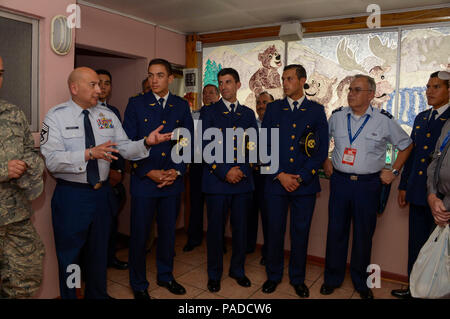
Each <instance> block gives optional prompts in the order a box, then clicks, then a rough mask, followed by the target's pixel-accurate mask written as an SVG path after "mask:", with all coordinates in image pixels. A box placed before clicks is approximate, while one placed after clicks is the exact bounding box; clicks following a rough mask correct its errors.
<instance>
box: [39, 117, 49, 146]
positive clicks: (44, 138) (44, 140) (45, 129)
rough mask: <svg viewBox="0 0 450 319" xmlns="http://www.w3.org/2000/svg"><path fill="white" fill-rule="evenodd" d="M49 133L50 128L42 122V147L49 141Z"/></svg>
mask: <svg viewBox="0 0 450 319" xmlns="http://www.w3.org/2000/svg"><path fill="white" fill-rule="evenodd" d="M48 131H49V127H48V125H47V124H45V123H44V122H42V130H41V145H44V144H45V143H47V141H48Z"/></svg>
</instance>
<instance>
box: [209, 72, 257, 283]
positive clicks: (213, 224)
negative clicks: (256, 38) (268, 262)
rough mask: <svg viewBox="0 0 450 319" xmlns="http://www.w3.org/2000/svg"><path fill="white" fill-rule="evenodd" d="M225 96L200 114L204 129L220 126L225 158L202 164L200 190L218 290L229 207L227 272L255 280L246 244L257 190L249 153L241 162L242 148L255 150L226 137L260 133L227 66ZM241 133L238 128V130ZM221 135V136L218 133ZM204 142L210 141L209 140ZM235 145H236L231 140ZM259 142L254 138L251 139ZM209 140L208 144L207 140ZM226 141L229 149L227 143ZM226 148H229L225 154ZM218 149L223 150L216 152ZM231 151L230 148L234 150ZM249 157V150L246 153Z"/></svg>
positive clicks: (212, 277) (211, 280)
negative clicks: (249, 274) (247, 266)
mask: <svg viewBox="0 0 450 319" xmlns="http://www.w3.org/2000/svg"><path fill="white" fill-rule="evenodd" d="M217 79H218V82H219V90H220V94H221V95H222V98H221V99H220V100H219V102H217V103H216V104H214V105H213V106H211V107H210V108H208V109H207V111H206V112H204V113H202V114H201V116H200V119H201V120H202V121H203V123H202V124H203V133H204V132H205V131H206V130H208V129H209V128H216V129H219V130H220V131H221V133H222V138H223V139H222V138H219V140H218V141H216V142H217V143H218V144H219V145H218V148H221V149H222V155H223V156H225V157H224V158H222V160H221V161H213V162H211V161H206V159H205V161H206V162H207V163H205V165H203V180H202V189H203V192H204V193H206V206H207V214H208V231H207V235H206V238H207V254H208V258H207V259H208V279H209V280H208V285H207V286H208V290H209V291H211V292H217V291H219V290H220V280H221V278H222V273H223V240H224V222H225V220H226V218H225V217H226V214H228V210H231V214H230V221H231V228H232V255H231V263H230V269H229V276H230V277H231V278H233V279H235V280H236V281H237V283H238V284H239V285H240V286H242V287H250V285H251V282H250V280H249V279H248V278H247V276H246V275H245V270H244V265H245V250H246V246H247V244H246V243H247V214H248V212H249V210H250V208H251V198H252V191H253V190H254V184H253V175H252V168H251V167H250V164H249V161H248V159H247V158H243V161H239V162H238V161H237V158H238V157H239V155H241V154H239V155H238V152H239V153H240V152H243V153H244V152H245V153H247V149H249V150H250V151H252V150H254V151H256V147H255V148H253V147H250V143H251V142H250V141H249V143H247V142H245V140H244V139H243V138H242V137H239V136H235V135H234V136H233V139H231V137H230V138H226V137H227V130H228V131H229V132H230V131H231V132H233V134H234V132H235V131H236V130H237V131H238V132H241V133H244V131H245V130H247V129H249V128H253V129H254V132H255V134H257V132H258V126H257V124H256V119H255V113H254V112H253V111H252V110H251V109H250V108H248V107H247V106H245V105H242V104H240V103H239V101H238V100H237V91H238V90H239V88H240V87H241V82H240V80H239V74H238V73H237V71H236V70H235V69H232V68H224V69H222V70H220V72H219V74H218V75H217ZM237 134H239V133H237ZM216 138H217V137H216ZM205 142H206V140H205ZM231 143H232V144H233V145H232V147H231V145H230V144H231ZM253 143H254V144H255V145H256V141H254V142H253ZM204 144H205V143H204ZM227 145H228V148H227ZM227 151H229V152H230V153H228V154H227ZM217 152H219V153H220V151H217ZM231 152H232V153H231ZM244 157H246V154H245V155H244Z"/></svg>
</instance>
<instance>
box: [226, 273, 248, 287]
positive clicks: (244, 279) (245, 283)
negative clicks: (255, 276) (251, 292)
mask: <svg viewBox="0 0 450 319" xmlns="http://www.w3.org/2000/svg"><path fill="white" fill-rule="evenodd" d="M229 276H230V278H233V279H235V280H236V282H237V283H238V285H239V286H242V287H250V286H251V285H252V283H251V282H250V279H248V278H247V276H245V275H244V276H243V277H235V276H232V275H231V274H229Z"/></svg>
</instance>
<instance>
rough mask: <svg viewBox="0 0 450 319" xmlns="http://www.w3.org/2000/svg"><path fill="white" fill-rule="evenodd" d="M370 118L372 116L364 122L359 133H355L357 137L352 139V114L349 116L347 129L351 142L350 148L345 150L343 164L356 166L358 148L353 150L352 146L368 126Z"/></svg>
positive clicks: (367, 117)
mask: <svg viewBox="0 0 450 319" xmlns="http://www.w3.org/2000/svg"><path fill="white" fill-rule="evenodd" d="M369 117H370V115H369V114H367V116H366V118H365V120H364V122H363V123H362V124H361V126H360V127H359V129H358V131H357V132H356V133H355V136H353V137H352V128H351V124H350V113H348V114H347V129H348V138H349V140H350V147H346V148H345V150H344V154H343V155H342V164H346V165H351V166H353V165H354V164H355V159H356V153H357V151H358V150H357V149H356V148H352V147H351V145H352V143H353V142H354V141H355V140H356V138H357V137H358V135H359V134H360V133H361V131H362V129H363V128H364V126H366V124H367V121H368V120H369Z"/></svg>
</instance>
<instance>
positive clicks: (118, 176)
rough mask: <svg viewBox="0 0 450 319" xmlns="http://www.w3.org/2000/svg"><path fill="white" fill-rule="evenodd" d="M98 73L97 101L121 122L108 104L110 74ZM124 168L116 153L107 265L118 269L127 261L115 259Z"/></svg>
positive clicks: (111, 179) (111, 171) (111, 174)
mask: <svg viewBox="0 0 450 319" xmlns="http://www.w3.org/2000/svg"><path fill="white" fill-rule="evenodd" d="M95 72H96V73H97V74H98V78H99V86H100V95H99V96H98V103H99V104H100V105H102V106H106V107H107V108H108V109H110V110H111V111H113V112H114V114H115V115H116V116H117V118H118V119H119V121H121V122H122V117H121V116H120V112H119V110H118V109H117V108H116V107H115V106H112V105H110V104H108V101H107V100H108V99H109V97H110V96H111V90H112V76H111V73H110V72H109V71H107V70H103V69H99V70H96V71H95ZM124 170H125V160H124V159H123V157H122V156H121V155H120V154H117V160H114V161H112V162H111V165H110V167H109V183H110V184H111V190H112V194H111V205H112V207H113V209H112V213H113V216H112V220H111V234H110V237H109V245H108V267H112V268H116V269H119V270H125V269H128V263H127V262H124V261H121V260H119V259H117V257H116V245H117V226H118V221H117V219H118V215H119V210H120V207H121V206H122V204H123V202H124V201H125V188H124V186H123V184H122V179H123V172H124Z"/></svg>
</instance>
